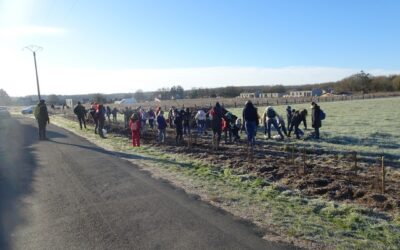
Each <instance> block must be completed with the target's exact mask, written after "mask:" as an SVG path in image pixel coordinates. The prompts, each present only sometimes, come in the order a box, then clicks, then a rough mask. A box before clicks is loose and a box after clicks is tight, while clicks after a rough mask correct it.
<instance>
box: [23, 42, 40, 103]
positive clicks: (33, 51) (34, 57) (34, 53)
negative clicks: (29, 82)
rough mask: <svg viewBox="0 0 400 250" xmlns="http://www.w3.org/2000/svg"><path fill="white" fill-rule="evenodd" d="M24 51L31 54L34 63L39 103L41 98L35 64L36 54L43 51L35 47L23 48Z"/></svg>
mask: <svg viewBox="0 0 400 250" xmlns="http://www.w3.org/2000/svg"><path fill="white" fill-rule="evenodd" d="M25 49H27V50H29V51H31V52H32V53H33V61H34V62H35V72H36V86H37V92H38V98H39V101H40V100H41V98H40V87H39V76H38V71H37V64H36V52H38V51H41V50H43V48H42V47H40V46H37V45H29V46H26V47H25V48H24V50H25Z"/></svg>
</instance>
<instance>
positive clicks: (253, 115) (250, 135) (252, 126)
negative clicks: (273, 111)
mask: <svg viewBox="0 0 400 250" xmlns="http://www.w3.org/2000/svg"><path fill="white" fill-rule="evenodd" d="M242 116H243V122H244V127H245V129H246V133H247V141H248V143H249V145H250V146H252V147H253V146H254V145H255V142H256V133H257V127H258V112H257V108H256V107H254V105H253V103H252V102H251V101H250V100H249V101H247V102H246V104H245V107H244V109H243V112H242Z"/></svg>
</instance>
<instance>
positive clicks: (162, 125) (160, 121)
mask: <svg viewBox="0 0 400 250" xmlns="http://www.w3.org/2000/svg"><path fill="white" fill-rule="evenodd" d="M157 125H158V129H165V128H167V122H166V121H165V118H164V116H162V115H159V116H157Z"/></svg>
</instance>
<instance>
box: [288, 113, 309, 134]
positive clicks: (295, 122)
mask: <svg viewBox="0 0 400 250" xmlns="http://www.w3.org/2000/svg"><path fill="white" fill-rule="evenodd" d="M305 116H306V115H305V112H304V110H302V112H300V111H299V110H295V112H294V115H293V117H292V122H291V123H290V128H289V132H288V137H290V133H291V132H292V131H293V128H294V133H295V135H296V138H297V139H300V136H302V135H303V134H304V133H303V131H301V130H300V129H299V126H300V123H301V122H302V121H303V120H304V119H305Z"/></svg>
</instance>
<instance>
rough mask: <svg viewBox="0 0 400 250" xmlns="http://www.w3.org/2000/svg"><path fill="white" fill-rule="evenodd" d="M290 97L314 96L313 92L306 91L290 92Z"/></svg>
mask: <svg viewBox="0 0 400 250" xmlns="http://www.w3.org/2000/svg"><path fill="white" fill-rule="evenodd" d="M289 95H290V97H307V96H312V91H310V90H306V91H290V94H289Z"/></svg>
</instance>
